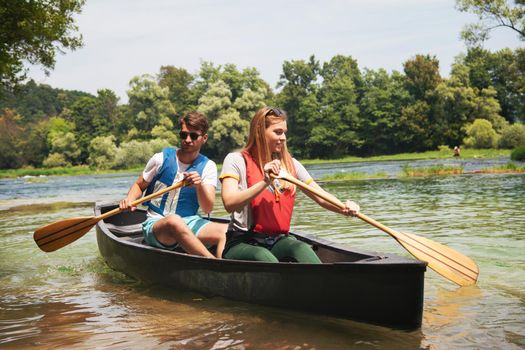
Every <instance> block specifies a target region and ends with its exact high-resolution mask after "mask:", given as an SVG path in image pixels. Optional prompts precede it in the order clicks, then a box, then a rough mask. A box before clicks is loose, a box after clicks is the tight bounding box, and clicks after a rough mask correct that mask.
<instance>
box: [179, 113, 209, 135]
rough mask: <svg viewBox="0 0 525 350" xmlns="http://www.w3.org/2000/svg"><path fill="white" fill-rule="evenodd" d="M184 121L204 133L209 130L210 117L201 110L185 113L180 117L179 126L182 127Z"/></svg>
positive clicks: (189, 126)
mask: <svg viewBox="0 0 525 350" xmlns="http://www.w3.org/2000/svg"><path fill="white" fill-rule="evenodd" d="M182 123H184V124H186V126H187V127H188V128H192V129H196V130H199V131H201V132H202V133H203V134H206V133H207V132H208V127H209V126H208V118H206V116H205V115H204V114H202V113H199V112H189V113H186V114H184V115H183V116H182V117H181V118H180V119H179V126H180V127H181V128H182Z"/></svg>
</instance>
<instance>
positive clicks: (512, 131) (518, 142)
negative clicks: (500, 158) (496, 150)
mask: <svg viewBox="0 0 525 350" xmlns="http://www.w3.org/2000/svg"><path fill="white" fill-rule="evenodd" d="M498 144H499V147H500V148H507V149H511V148H515V147H518V146H522V145H525V125H523V124H512V125H509V126H507V127H506V128H504V129H503V131H502V132H501V138H500V140H499V143H498Z"/></svg>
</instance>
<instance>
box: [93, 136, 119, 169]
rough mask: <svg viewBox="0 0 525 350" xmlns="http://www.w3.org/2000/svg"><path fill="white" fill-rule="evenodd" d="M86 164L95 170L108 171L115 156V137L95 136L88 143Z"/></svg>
mask: <svg viewBox="0 0 525 350" xmlns="http://www.w3.org/2000/svg"><path fill="white" fill-rule="evenodd" d="M88 150H89V158H88V160H87V163H88V164H89V165H90V166H92V167H95V168H96V169H110V168H111V167H112V166H113V164H114V162H115V157H116V155H117V146H116V145H115V136H113V135H108V136H97V137H95V138H94V139H93V140H91V142H90V143H89V149H88Z"/></svg>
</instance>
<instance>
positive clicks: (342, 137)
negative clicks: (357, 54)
mask: <svg viewBox="0 0 525 350" xmlns="http://www.w3.org/2000/svg"><path fill="white" fill-rule="evenodd" d="M321 77H322V78H323V83H322V85H321V88H320V89H319V92H318V96H319V97H318V100H319V102H320V105H321V109H320V113H318V114H317V115H316V116H314V117H313V118H312V119H311V122H312V123H313V125H312V130H311V134H310V136H309V138H308V139H307V141H306V146H307V148H308V155H309V156H310V157H316V158H326V157H341V156H344V155H346V154H348V153H354V154H355V153H356V151H357V150H359V149H360V147H361V146H362V144H363V140H362V139H360V138H359V136H358V133H357V131H358V130H359V129H360V128H361V119H360V118H359V108H358V106H357V101H358V100H359V93H358V90H359V89H360V87H361V85H362V78H361V73H360V71H359V68H358V66H357V61H356V60H354V59H353V58H352V57H349V56H341V55H337V56H334V57H333V58H332V59H331V60H330V62H326V63H324V64H323V68H322V70H321Z"/></svg>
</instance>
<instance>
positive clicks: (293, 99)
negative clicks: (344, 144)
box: [275, 55, 321, 157]
mask: <svg viewBox="0 0 525 350" xmlns="http://www.w3.org/2000/svg"><path fill="white" fill-rule="evenodd" d="M320 69H321V68H320V64H319V61H317V60H316V59H315V56H313V55H312V56H310V58H309V60H308V61H304V60H296V61H285V62H284V63H283V72H282V73H281V75H280V79H279V82H278V83H277V87H281V88H282V89H281V91H280V92H279V94H277V96H275V102H276V104H277V106H279V107H280V108H283V109H284V110H285V111H286V112H287V114H288V134H287V137H288V141H287V144H288V146H289V148H290V151H291V152H292V153H293V154H294V155H296V156H298V157H307V156H308V150H307V149H306V148H305V145H306V142H307V140H308V139H309V138H310V136H311V130H312V127H313V122H312V121H313V120H315V118H316V117H317V116H318V114H319V111H320V103H319V101H318V98H317V91H318V89H319V86H318V84H317V79H318V77H319V73H320Z"/></svg>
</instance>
